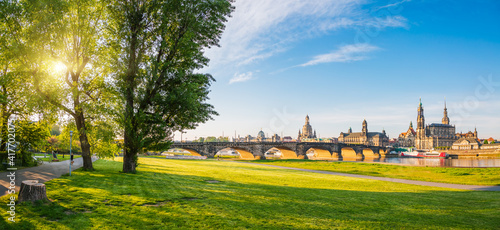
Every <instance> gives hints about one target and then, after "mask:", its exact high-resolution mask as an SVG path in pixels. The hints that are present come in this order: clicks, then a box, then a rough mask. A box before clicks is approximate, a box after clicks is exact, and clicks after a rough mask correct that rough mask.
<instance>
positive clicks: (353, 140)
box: [338, 120, 389, 147]
mask: <svg viewBox="0 0 500 230" xmlns="http://www.w3.org/2000/svg"><path fill="white" fill-rule="evenodd" d="M338 142H339V143H346V144H363V145H371V146H382V147H383V146H387V145H388V144H389V137H387V135H386V133H385V130H382V132H381V133H379V132H368V124H367V122H366V120H364V121H363V128H362V131H361V132H358V133H353V132H352V129H351V128H349V131H347V133H344V132H341V133H340V136H339V138H338Z"/></svg>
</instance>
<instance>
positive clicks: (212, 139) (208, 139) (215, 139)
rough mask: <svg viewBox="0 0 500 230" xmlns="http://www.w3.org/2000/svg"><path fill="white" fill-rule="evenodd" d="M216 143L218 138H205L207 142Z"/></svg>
mask: <svg viewBox="0 0 500 230" xmlns="http://www.w3.org/2000/svg"><path fill="white" fill-rule="evenodd" d="M216 141H217V137H212V136H209V137H207V138H205V142H216Z"/></svg>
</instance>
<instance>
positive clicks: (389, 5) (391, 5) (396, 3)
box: [377, 0, 411, 10]
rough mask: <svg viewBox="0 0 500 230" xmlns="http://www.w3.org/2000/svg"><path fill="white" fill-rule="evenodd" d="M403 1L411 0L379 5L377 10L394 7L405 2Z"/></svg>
mask: <svg viewBox="0 0 500 230" xmlns="http://www.w3.org/2000/svg"><path fill="white" fill-rule="evenodd" d="M405 2H411V0H402V1H399V2H395V3H392V4H387V5H385V6H381V7H379V8H378V9H377V10H380V9H384V8H389V7H395V6H398V5H401V4H403V3H405Z"/></svg>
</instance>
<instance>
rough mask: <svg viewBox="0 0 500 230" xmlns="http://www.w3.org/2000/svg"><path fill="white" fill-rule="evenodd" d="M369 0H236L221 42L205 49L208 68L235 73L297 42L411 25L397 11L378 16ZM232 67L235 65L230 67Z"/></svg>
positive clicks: (208, 69) (209, 69)
mask: <svg viewBox="0 0 500 230" xmlns="http://www.w3.org/2000/svg"><path fill="white" fill-rule="evenodd" d="M365 3H367V1H365V0H322V1H304V0H273V1H269V0H247V1H236V2H235V4H234V5H235V7H236V10H235V12H234V13H233V16H232V17H231V18H229V21H228V22H227V25H226V29H225V31H224V34H223V35H222V38H221V41H220V45H221V47H213V48H211V49H209V50H207V51H206V55H207V56H208V57H209V58H210V60H211V61H210V66H209V67H208V68H207V71H212V70H213V69H215V70H217V71H220V70H222V71H228V72H231V71H232V72H236V71H237V69H238V68H240V67H241V66H245V65H248V64H251V63H254V62H256V61H259V60H265V59H267V58H270V57H272V56H274V55H276V54H278V53H281V52H284V51H286V50H288V49H290V48H291V47H293V44H294V43H296V42H297V41H300V40H304V39H309V38H313V37H317V36H321V35H323V34H325V33H328V32H330V31H333V30H338V29H344V28H355V27H376V28H384V27H406V26H407V25H406V24H407V22H406V19H405V18H404V17H402V16H397V15H384V16H383V17H378V16H374V15H370V13H369V12H368V11H367V10H365V9H363V5H364V4H365ZM228 66H230V67H229V68H232V70H230V69H228Z"/></svg>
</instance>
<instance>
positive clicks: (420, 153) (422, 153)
mask: <svg viewBox="0 0 500 230" xmlns="http://www.w3.org/2000/svg"><path fill="white" fill-rule="evenodd" d="M401 157H414V158H424V157H425V158H447V157H448V153H446V152H438V151H435V150H432V151H427V150H422V149H412V148H410V149H408V151H406V152H401Z"/></svg>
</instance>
